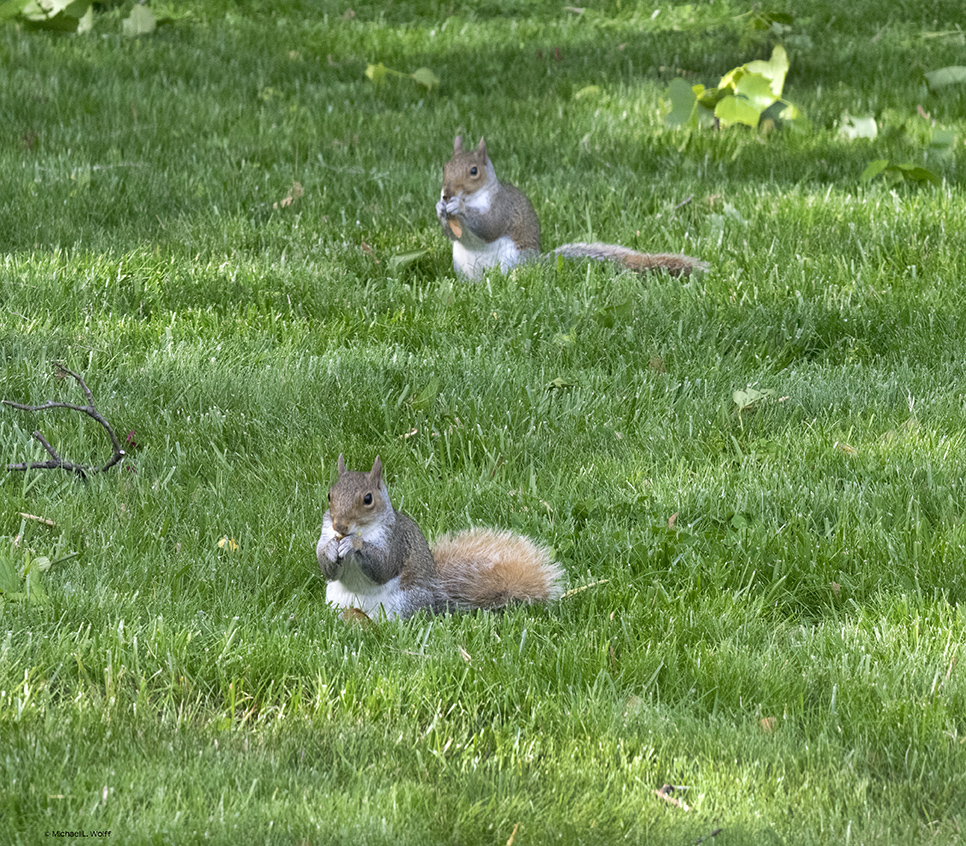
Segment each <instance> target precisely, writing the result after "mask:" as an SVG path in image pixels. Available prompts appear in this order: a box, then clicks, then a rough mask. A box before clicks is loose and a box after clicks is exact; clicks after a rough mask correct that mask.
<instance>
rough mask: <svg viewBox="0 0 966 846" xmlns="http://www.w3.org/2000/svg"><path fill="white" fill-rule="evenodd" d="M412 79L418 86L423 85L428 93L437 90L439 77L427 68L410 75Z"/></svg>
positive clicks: (419, 69)
mask: <svg viewBox="0 0 966 846" xmlns="http://www.w3.org/2000/svg"><path fill="white" fill-rule="evenodd" d="M412 77H413V79H415V80H416V82H418V83H419V84H420V85H425V86H426V89H427V90H428V91H432V90H433V89H435V88H439V77H438V76H436V74H435V73H433V72H432V71H431V70H430V69H429V68H418V69H416V70H415V71H413V73H412Z"/></svg>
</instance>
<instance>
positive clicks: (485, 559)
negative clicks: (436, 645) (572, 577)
mask: <svg viewBox="0 0 966 846" xmlns="http://www.w3.org/2000/svg"><path fill="white" fill-rule="evenodd" d="M433 560H434V561H435V563H436V571H437V579H438V585H439V587H440V589H441V591H442V593H443V594H444V596H445V598H446V599H447V600H448V601H449V602H451V603H452V604H453V605H456V606H457V607H461V608H500V607H502V606H504V605H507V604H509V603H511V602H525V603H530V602H547V601H549V600H552V599H559V598H560V595H561V594H562V593H563V579H564V574H563V570H562V569H561V567H560V565H559V564H555V563H554V562H553V561H552V560H551V558H550V553H549V552H548V551H547V550H546V549H545V548H544V547H542V546H539V545H538V544H536V543H534V542H533V541H532V540H530V538H528V537H524V536H523V535H518V534H515V533H514V532H507V531H498V530H495V529H470V530H469V531H466V532H460V533H458V534H455V535H443V536H441V537H440V538H438V539H437V540H436V543H435V545H434V546H433Z"/></svg>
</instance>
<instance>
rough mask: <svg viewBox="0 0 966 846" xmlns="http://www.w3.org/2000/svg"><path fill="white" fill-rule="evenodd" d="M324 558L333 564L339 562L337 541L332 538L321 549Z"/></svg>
mask: <svg viewBox="0 0 966 846" xmlns="http://www.w3.org/2000/svg"><path fill="white" fill-rule="evenodd" d="M323 552H324V553H325V557H326V558H328V559H329V561H331V562H332V563H333V564H335V563H337V562H338V560H339V539H338V538H332V540H330V541H329V542H328V543H327V544H326V545H325V548H324V549H323Z"/></svg>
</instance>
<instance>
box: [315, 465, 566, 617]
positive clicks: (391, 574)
mask: <svg viewBox="0 0 966 846" xmlns="http://www.w3.org/2000/svg"><path fill="white" fill-rule="evenodd" d="M337 467H338V474H339V475H338V479H337V480H336V482H335V484H334V485H333V486H332V487H331V488H330V490H329V508H328V510H327V511H326V512H325V515H324V517H323V520H322V535H321V537H320V538H319V543H318V546H317V547H316V550H315V551H316V556H317V557H318V559H319V567H320V569H321V570H322V574H323V575H324V576H325V577H326V579H328V585H327V586H326V591H325V598H326V601H327V602H328V603H329V604H331V605H336V606H339V607H342V608H347V609H353V608H357V609H359V610H360V611H362V612H363V613H365V614H366V615H368V616H373V615H379V614H383V615H385V616H386V617H390V618H392V617H400V618H406V617H411V616H412V615H413V614H415V613H416V612H417V611H419V610H421V609H424V608H425V609H426V610H428V611H430V612H431V613H441V612H447V611H454V610H466V611H468V610H474V609H496V608H501V607H503V606H505V605H507V604H509V603H511V602H524V603H532V602H546V601H549V600H552V599H558V598H559V597H560V595H561V593H562V592H563V571H562V570H561V568H560V566H559V565H558V564H555V563H553V561H552V560H551V558H550V555H549V553H548V552H547V550H546V549H544V548H543V547H541V546H538V545H537V544H536V543H534V542H533V541H532V540H530V539H529V538H527V537H524V536H523V535H518V534H514V533H513V532H508V531H498V530H494V529H470V530H469V531H465V532H460V533H458V534H455V535H444V536H442V537H441V538H438V539H437V541H436V544H435V546H434V547H433V549H432V550H430V546H429V543H428V542H427V541H426V537H425V535H424V534H423V533H422V531H421V530H420V528H419V526H418V525H416V523H415V522H414V521H413V520H412V518H411V517H408V516H407V515H406V514H403V512H401V511H397V510H396V509H395V508H393V506H392V503H391V502H390V501H389V491H388V489H387V487H386V483H385V481H384V480H383V478H382V461H381V459H380V458H379V456H376V460H375V462H374V463H373V465H372V470H370V471H369V472H368V473H366V472H362V471H351V470H346V468H345V458H344V457H343V456H342V455H340V456H339V460H338V464H337Z"/></svg>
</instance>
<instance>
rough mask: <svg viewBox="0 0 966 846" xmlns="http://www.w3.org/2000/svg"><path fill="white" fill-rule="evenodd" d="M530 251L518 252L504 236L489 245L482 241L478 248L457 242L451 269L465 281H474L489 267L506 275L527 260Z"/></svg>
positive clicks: (454, 244) (515, 246) (454, 243)
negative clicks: (498, 269) (463, 277)
mask: <svg viewBox="0 0 966 846" xmlns="http://www.w3.org/2000/svg"><path fill="white" fill-rule="evenodd" d="M530 252H531V251H530V250H524V251H522V250H520V248H519V247H517V245H516V244H514V243H513V241H512V240H511V239H510V238H509V236H506V235H504V236H503V237H502V238H497V239H496V240H495V241H492V242H491V243H489V244H486V243H484V242H482V241H480V242H479V246H476V245H474V246H473V247H472V248H469V247H466V246H464V245H463V244H461V243H460V242H459V241H454V242H453V267H454V268H455V269H456V272H457V273H462V274H463V275H464V276H465V277H466V278H467V279H472V280H474V281H476V280H477V279H480V278H481V277H482V276H483V274H484V273H485V272H486V271H487V270H489V269H490V268H491V267H497V266H499V268H500V269H501V270H502V271H503V272H504V273H506V271H508V270H509V269H510V268H511V267H516V266H517V265H518V264H520V262H521V261H524V260H525V259H526V258H528V257H529V256H528V254H529V253H530Z"/></svg>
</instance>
